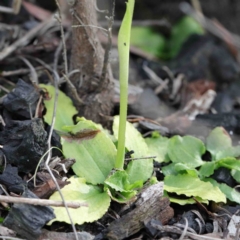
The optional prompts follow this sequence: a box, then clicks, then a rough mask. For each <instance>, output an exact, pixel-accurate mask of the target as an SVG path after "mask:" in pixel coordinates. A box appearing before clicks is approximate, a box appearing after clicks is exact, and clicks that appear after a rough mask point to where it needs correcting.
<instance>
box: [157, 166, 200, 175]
mask: <svg viewBox="0 0 240 240" xmlns="http://www.w3.org/2000/svg"><path fill="white" fill-rule="evenodd" d="M162 172H163V174H164V175H165V176H167V175H176V174H178V173H182V174H183V173H188V174H190V175H192V176H198V171H197V170H196V169H194V168H190V167H189V166H188V165H186V164H183V163H170V164H169V165H167V166H164V167H162Z"/></svg>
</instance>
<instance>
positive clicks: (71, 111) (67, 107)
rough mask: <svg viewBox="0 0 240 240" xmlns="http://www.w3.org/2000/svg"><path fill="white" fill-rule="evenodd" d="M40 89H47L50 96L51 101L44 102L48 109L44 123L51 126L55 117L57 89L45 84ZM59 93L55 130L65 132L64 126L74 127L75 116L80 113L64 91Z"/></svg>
mask: <svg viewBox="0 0 240 240" xmlns="http://www.w3.org/2000/svg"><path fill="white" fill-rule="evenodd" d="M40 87H41V88H44V89H46V90H47V91H48V94H49V99H45V100H44V105H45V107H46V109H47V113H46V114H45V115H44V121H45V122H46V123H48V124H49V125H50V124H51V123H52V116H53V108H54V96H55V88H54V87H53V86H51V85H45V84H40ZM58 91H59V94H58V101H57V110H56V121H55V124H54V129H55V130H58V131H63V129H62V127H63V126H65V125H73V116H74V115H75V114H77V113H78V112H77V110H76V108H75V107H74V106H73V103H72V100H71V99H70V98H69V97H67V96H66V95H65V94H64V93H63V92H62V91H60V90H58Z"/></svg>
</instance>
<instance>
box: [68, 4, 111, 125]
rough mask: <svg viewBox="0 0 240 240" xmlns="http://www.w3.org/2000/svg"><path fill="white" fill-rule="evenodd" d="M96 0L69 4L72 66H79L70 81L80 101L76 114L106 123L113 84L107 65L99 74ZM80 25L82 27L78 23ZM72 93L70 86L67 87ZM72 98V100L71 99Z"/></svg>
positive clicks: (101, 56)
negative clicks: (71, 12) (70, 7)
mask: <svg viewBox="0 0 240 240" xmlns="http://www.w3.org/2000/svg"><path fill="white" fill-rule="evenodd" d="M94 1H95V0H76V1H75V4H74V5H73V7H72V10H73V26H74V25H79V27H76V28H73V36H72V56H71V69H72V70H74V69H79V70H80V73H79V74H75V75H74V76H73V77H72V78H71V81H72V83H73V84H74V85H75V87H76V89H77V91H78V94H79V97H80V98H81V99H82V100H83V104H81V105H80V106H79V104H76V102H75V104H76V105H77V108H78V111H79V114H80V115H81V116H84V117H86V118H87V119H91V120H93V121H95V122H98V123H101V124H103V125H104V126H106V123H107V118H106V116H109V115H110V113H111V109H112V104H113V101H112V98H113V83H112V79H111V73H110V68H108V74H106V77H102V76H103V73H102V69H103V61H104V50H103V48H102V46H101V43H100V41H99V39H98V36H97V32H98V31H99V30H98V29H97V28H96V27H92V26H98V25H97V15H96V10H95V6H94ZM80 25H81V26H80ZM67 91H68V93H69V95H71V94H72V93H71V89H70V88H68V90H67ZM73 100H74V99H73Z"/></svg>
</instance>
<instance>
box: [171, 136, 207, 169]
mask: <svg viewBox="0 0 240 240" xmlns="http://www.w3.org/2000/svg"><path fill="white" fill-rule="evenodd" d="M204 153H205V147H204V144H203V142H202V141H201V140H199V139H197V138H195V137H191V136H185V137H180V136H174V137H172V138H171V139H170V141H169V144H168V156H169V158H170V159H171V160H172V162H174V163H183V164H186V165H187V166H188V167H189V168H195V167H198V166H200V165H202V164H203V161H202V159H201V156H202V155H203V154H204Z"/></svg>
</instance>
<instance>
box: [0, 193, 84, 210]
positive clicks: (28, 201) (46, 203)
mask: <svg viewBox="0 0 240 240" xmlns="http://www.w3.org/2000/svg"><path fill="white" fill-rule="evenodd" d="M0 202H6V203H25V204H31V205H39V206H54V207H64V203H63V202H62V201H54V200H48V199H37V198H22V197H10V196H2V195H0ZM65 203H66V205H67V207H70V208H79V207H87V206H88V205H87V204H86V203H79V202H65Z"/></svg>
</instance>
